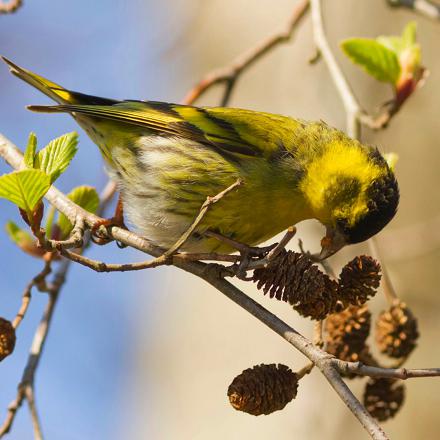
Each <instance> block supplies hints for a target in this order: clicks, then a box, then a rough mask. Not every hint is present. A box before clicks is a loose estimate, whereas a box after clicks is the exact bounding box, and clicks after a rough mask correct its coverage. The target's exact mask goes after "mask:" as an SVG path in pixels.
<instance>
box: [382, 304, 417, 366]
mask: <svg viewBox="0 0 440 440" xmlns="http://www.w3.org/2000/svg"><path fill="white" fill-rule="evenodd" d="M418 337H419V332H418V329H417V319H416V318H415V317H414V315H413V314H412V312H411V310H409V309H408V307H407V306H406V304H405V303H404V302H400V301H396V302H395V303H394V304H393V305H392V306H391V307H390V309H389V310H386V311H383V312H382V313H381V314H380V315H379V317H378V319H377V321H376V343H377V346H378V348H379V350H380V351H381V353H384V354H386V355H387V356H390V357H392V358H403V357H407V356H408V355H409V354H410V353H411V352H412V351H413V350H414V348H415V347H416V345H417V339H418Z"/></svg>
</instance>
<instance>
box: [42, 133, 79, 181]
mask: <svg viewBox="0 0 440 440" xmlns="http://www.w3.org/2000/svg"><path fill="white" fill-rule="evenodd" d="M77 145H78V134H77V133H75V132H72V133H67V134H64V135H63V136H60V137H58V138H56V139H54V140H52V141H50V142H49V143H48V144H47V145H46V146H45V147H44V148H43V149H42V150H41V151H39V152H38V154H37V157H36V160H35V168H39V169H40V170H41V171H44V172H45V173H46V174H48V175H49V176H50V179H51V183H53V182H54V181H55V180H56V179H57V178H58V177H59V176H60V174H61V173H63V172H64V171H65V170H66V168H67V167H68V166H69V163H70V161H71V160H72V159H73V157H74V156H75V153H76V150H77Z"/></svg>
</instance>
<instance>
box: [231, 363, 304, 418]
mask: <svg viewBox="0 0 440 440" xmlns="http://www.w3.org/2000/svg"><path fill="white" fill-rule="evenodd" d="M297 390H298V378H297V375H296V374H295V373H293V372H292V370H291V369H290V368H289V367H287V366H286V365H282V364H278V366H276V365H275V364H270V365H266V364H261V365H256V366H254V367H253V368H248V369H247V370H244V371H243V372H242V373H241V374H240V375H238V376H237V377H236V378H235V379H234V380H233V381H232V383H231V385H229V388H228V397H229V401H230V403H231V405H232V406H233V407H234V408H235V409H236V410H238V411H244V412H247V413H248V414H252V415H254V416H259V415H261V414H270V413H273V412H274V411H279V410H281V409H283V408H284V407H285V406H286V405H287V404H288V403H289V402H290V401H291V400H293V399H294V398H295V397H296V393H297Z"/></svg>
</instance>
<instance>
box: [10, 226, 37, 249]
mask: <svg viewBox="0 0 440 440" xmlns="http://www.w3.org/2000/svg"><path fill="white" fill-rule="evenodd" d="M5 229H6V233H7V234H8V236H9V238H10V239H11V240H12V241H13V242H14V243H16V244H17V245H18V246H21V245H22V244H23V243H24V242H28V243H34V242H35V239H34V238H32V236H31V235H30V234H29V233H28V232H27V231H25V230H23V229H21V228H20V227H19V226H17V225H16V224H15V223H14V222H11V221H9V222H7V223H6V226H5Z"/></svg>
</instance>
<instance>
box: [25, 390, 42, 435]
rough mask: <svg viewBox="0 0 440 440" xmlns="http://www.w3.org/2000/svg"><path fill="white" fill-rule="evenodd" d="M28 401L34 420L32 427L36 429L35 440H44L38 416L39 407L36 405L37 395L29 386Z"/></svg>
mask: <svg viewBox="0 0 440 440" xmlns="http://www.w3.org/2000/svg"><path fill="white" fill-rule="evenodd" d="M25 395H26V400H27V402H28V405H29V411H30V413H31V418H32V426H33V427H34V439H35V440H43V432H42V430H41V422H40V417H39V416H38V411H37V405H36V403H35V395H34V388H33V386H30V385H27V386H26V389H25Z"/></svg>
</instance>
